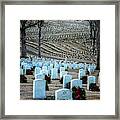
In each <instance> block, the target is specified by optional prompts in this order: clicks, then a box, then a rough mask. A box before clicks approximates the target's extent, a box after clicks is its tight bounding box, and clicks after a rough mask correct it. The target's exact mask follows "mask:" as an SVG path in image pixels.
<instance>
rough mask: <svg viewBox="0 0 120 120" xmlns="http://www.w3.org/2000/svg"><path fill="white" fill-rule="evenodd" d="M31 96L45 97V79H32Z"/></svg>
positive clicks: (36, 97)
mask: <svg viewBox="0 0 120 120" xmlns="http://www.w3.org/2000/svg"><path fill="white" fill-rule="evenodd" d="M33 98H35V99H44V98H46V80H34V81H33Z"/></svg>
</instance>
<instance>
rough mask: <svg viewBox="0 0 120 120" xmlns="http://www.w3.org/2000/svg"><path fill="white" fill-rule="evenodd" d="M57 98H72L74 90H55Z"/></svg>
mask: <svg viewBox="0 0 120 120" xmlns="http://www.w3.org/2000/svg"><path fill="white" fill-rule="evenodd" d="M55 100H72V92H71V90H69V89H65V88H62V89H59V90H56V91H55Z"/></svg>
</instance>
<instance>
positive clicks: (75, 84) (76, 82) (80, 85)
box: [71, 79, 82, 89]
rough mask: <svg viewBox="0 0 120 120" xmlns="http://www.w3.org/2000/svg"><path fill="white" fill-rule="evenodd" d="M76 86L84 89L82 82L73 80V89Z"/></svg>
mask: <svg viewBox="0 0 120 120" xmlns="http://www.w3.org/2000/svg"><path fill="white" fill-rule="evenodd" d="M74 86H75V87H80V88H82V80H79V79H73V80H71V89H72V88H73V87H74Z"/></svg>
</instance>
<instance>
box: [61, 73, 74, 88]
mask: <svg viewBox="0 0 120 120" xmlns="http://www.w3.org/2000/svg"><path fill="white" fill-rule="evenodd" d="M71 80H72V75H63V88H65V87H66V84H67V83H69V82H70V81H71Z"/></svg>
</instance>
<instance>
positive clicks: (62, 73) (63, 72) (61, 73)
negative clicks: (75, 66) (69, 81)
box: [60, 71, 68, 78]
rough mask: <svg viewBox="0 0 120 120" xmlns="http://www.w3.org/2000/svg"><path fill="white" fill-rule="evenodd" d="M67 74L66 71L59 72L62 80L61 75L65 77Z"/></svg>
mask: <svg viewBox="0 0 120 120" xmlns="http://www.w3.org/2000/svg"><path fill="white" fill-rule="evenodd" d="M67 73H68V71H61V72H60V78H62V77H63V75H67Z"/></svg>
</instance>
